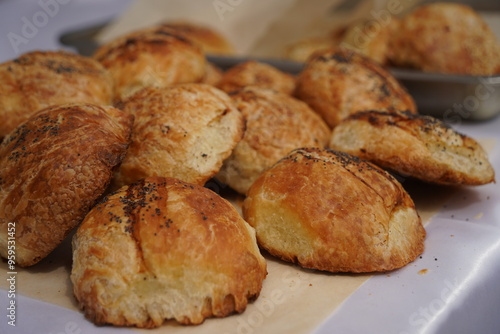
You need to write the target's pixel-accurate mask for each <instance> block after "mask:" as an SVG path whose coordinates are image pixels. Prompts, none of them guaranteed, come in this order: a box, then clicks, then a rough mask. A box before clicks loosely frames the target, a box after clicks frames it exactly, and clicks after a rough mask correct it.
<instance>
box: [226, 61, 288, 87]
mask: <svg viewBox="0 0 500 334" xmlns="http://www.w3.org/2000/svg"><path fill="white" fill-rule="evenodd" d="M249 86H253V87H259V88H267V89H274V90H276V91H278V92H282V93H286V94H292V93H293V91H294V89H295V78H294V77H293V76H292V75H290V74H288V73H285V72H282V71H280V70H279V69H277V68H275V67H273V66H272V65H269V64H266V63H261V62H257V61H253V60H251V61H246V62H243V63H240V64H238V65H235V66H233V67H232V68H230V69H229V70H227V71H226V72H225V73H224V75H223V76H222V78H221V80H220V81H219V83H218V85H217V87H219V88H220V89H222V90H223V91H225V92H228V93H230V92H233V91H237V90H239V89H242V88H245V87H249Z"/></svg>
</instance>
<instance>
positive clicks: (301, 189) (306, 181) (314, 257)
mask: <svg viewBox="0 0 500 334" xmlns="http://www.w3.org/2000/svg"><path fill="white" fill-rule="evenodd" d="M243 214H244V217H245V219H246V220H247V221H248V222H249V223H250V224H251V225H252V226H253V227H254V228H255V229H256V233H257V240H258V242H259V245H260V246H261V247H263V248H265V249H266V250H267V251H269V252H270V253H271V254H273V255H275V256H278V257H279V258H281V259H283V260H285V261H291V262H295V263H298V264H299V265H301V266H303V267H306V268H313V269H319V270H327V271H332V272H372V271H387V270H392V269H396V268H399V267H402V266H404V265H406V264H407V263H409V262H411V261H413V260H414V259H415V258H416V257H417V256H418V255H419V254H420V253H422V251H423V247H424V244H423V241H424V237H425V230H424V228H423V227H422V224H421V220H420V217H419V216H418V214H417V213H416V210H415V206H414V204H413V201H412V200H411V198H410V197H409V195H408V194H407V193H406V192H405V190H404V189H403V188H402V186H401V185H400V184H399V183H398V182H397V181H396V180H395V179H394V178H393V177H391V176H390V175H389V174H388V173H386V172H385V171H383V170H381V169H379V168H378V167H376V166H375V165H372V164H370V163H368V162H366V161H362V160H360V159H359V158H357V157H354V156H351V155H349V154H346V153H342V152H337V151H333V150H328V149H323V150H321V149H317V148H302V149H297V150H294V151H293V152H291V153H290V155H288V156H287V157H286V158H284V159H282V160H281V161H279V162H278V163H277V164H276V165H274V166H273V167H272V168H270V169H268V170H267V171H265V172H264V173H263V174H262V175H261V176H260V177H259V178H258V179H257V180H256V181H255V183H254V184H253V185H252V187H251V188H250V190H249V192H248V197H247V198H246V199H245V202H244V204H243ZM269 217H271V218H269ZM285 231H286V232H285ZM288 234H290V235H291V236H290V235H288ZM290 240H295V241H296V244H300V245H301V248H295V244H293V246H291V245H292V244H287V242H288V241H290ZM299 249H300V251H299Z"/></svg>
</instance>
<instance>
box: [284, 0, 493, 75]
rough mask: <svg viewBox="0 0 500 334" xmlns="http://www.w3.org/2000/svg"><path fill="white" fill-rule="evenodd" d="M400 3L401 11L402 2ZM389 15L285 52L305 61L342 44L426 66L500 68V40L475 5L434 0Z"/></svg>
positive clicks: (474, 71)
mask: <svg viewBox="0 0 500 334" xmlns="http://www.w3.org/2000/svg"><path fill="white" fill-rule="evenodd" d="M400 7H401V8H400V9H399V11H401V9H402V8H403V7H404V5H403V4H401V6H400ZM370 13H371V14H372V13H373V11H372V12H370ZM379 15H380V14H379ZM386 15H387V16H386V17H385V15H384V17H382V18H379V17H377V16H374V15H373V14H372V16H370V17H368V18H366V19H363V20H361V21H359V22H354V23H352V24H349V25H347V26H345V27H341V28H340V29H339V28H337V29H336V30H335V31H333V33H330V34H328V35H327V36H322V37H316V38H308V39H307V40H299V41H297V42H296V43H294V44H292V45H290V46H288V47H287V49H286V50H285V51H284V56H285V57H286V58H289V59H292V60H296V61H301V62H302V61H305V60H307V58H308V57H310V56H311V55H312V54H313V53H314V52H316V51H318V50H323V49H329V48H332V47H342V48H347V49H350V50H353V51H355V52H358V53H361V54H363V55H365V56H367V57H369V58H371V59H373V60H375V61H376V62H378V63H380V64H384V65H390V66H395V67H401V68H411V69H417V70H421V71H424V72H435V73H448V74H468V75H483V76H486V75H494V74H500V43H499V41H498V39H497V37H496V36H495V34H494V32H493V31H492V30H491V28H490V27H489V26H488V24H487V23H486V22H485V21H484V19H483V18H482V17H481V16H480V15H479V14H478V13H477V12H475V11H474V10H473V9H472V8H471V7H469V6H467V5H464V4H459V3H451V2H450V3H447V2H434V3H429V4H424V5H420V6H418V7H416V8H415V9H414V10H412V11H411V12H410V13H408V14H406V15H403V16H401V17H397V16H391V15H390V13H389V11H386Z"/></svg>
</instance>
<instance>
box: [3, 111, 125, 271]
mask: <svg viewBox="0 0 500 334" xmlns="http://www.w3.org/2000/svg"><path fill="white" fill-rule="evenodd" d="M131 126H132V117H131V116H130V115H128V114H125V113H123V112H122V111H120V110H117V109H115V108H112V107H101V106H96V105H91V104H65V105H59V106H53V107H49V108H46V109H43V110H41V111H39V112H37V113H36V114H34V115H32V116H31V117H30V118H29V119H28V120H26V122H24V123H23V124H21V125H20V126H19V127H18V128H16V129H15V130H14V131H12V132H11V133H10V134H9V135H8V136H7V137H5V140H4V141H3V142H2V144H1V145H0V180H1V182H0V254H1V256H2V257H7V243H8V234H7V231H8V229H7V227H8V223H9V222H12V223H14V224H15V228H16V238H15V239H16V265H19V266H21V267H26V266H31V265H33V264H35V263H37V262H38V261H40V260H41V259H43V258H44V257H45V256H47V255H48V254H49V253H50V252H51V251H52V250H53V249H54V248H56V247H57V246H58V245H59V244H60V243H61V242H62V241H63V239H64V238H65V237H66V235H67V234H68V233H69V232H70V231H71V230H72V229H73V228H74V227H75V226H76V225H78V224H79V223H80V222H81V221H82V219H83V218H84V217H85V215H86V214H87V212H88V210H90V208H91V207H92V206H93V205H94V203H95V201H96V200H97V199H98V198H99V197H100V196H101V195H102V194H103V192H104V191H105V190H106V187H107V186H108V184H109V182H110V180H111V177H112V175H113V169H114V168H115V167H116V165H118V164H119V163H120V161H121V160H122V158H123V157H124V156H125V151H126V149H127V145H128V141H129V139H130V130H131Z"/></svg>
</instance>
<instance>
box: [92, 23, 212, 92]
mask: <svg viewBox="0 0 500 334" xmlns="http://www.w3.org/2000/svg"><path fill="white" fill-rule="evenodd" d="M94 58H95V59H96V60H98V61H99V62H101V64H102V65H104V67H106V68H107V69H108V71H109V72H110V73H111V75H112V76H113V79H114V82H115V86H116V90H115V100H117V101H118V100H122V99H125V98H127V97H129V96H131V95H132V94H134V93H136V92H137V91H139V90H140V89H142V88H144V87H167V86H170V85H173V84H176V83H188V82H198V81H200V80H202V78H203V77H204V75H205V71H206V60H205V55H204V53H203V51H202V50H201V48H200V47H199V46H198V45H196V44H194V43H193V42H192V41H191V40H189V39H187V38H185V37H184V36H183V35H182V34H180V33H178V32H177V31H176V30H175V29H172V28H168V27H163V28H158V27H153V28H147V29H143V30H140V31H135V32H133V33H130V34H127V35H125V36H122V37H119V38H116V39H115V40H113V41H111V42H109V43H107V44H104V45H102V46H101V47H100V48H99V49H98V50H97V51H96V53H95V54H94Z"/></svg>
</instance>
